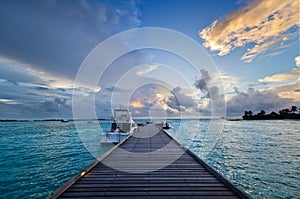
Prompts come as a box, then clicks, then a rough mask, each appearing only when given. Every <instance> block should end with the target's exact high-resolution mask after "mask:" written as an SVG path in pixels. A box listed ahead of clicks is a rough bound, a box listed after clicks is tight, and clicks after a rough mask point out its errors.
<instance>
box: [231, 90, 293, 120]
mask: <svg viewBox="0 0 300 199" xmlns="http://www.w3.org/2000/svg"><path fill="white" fill-rule="evenodd" d="M291 104H292V99H288V98H281V97H279V96H278V95H277V94H276V93H275V92H272V91H258V90H255V89H253V88H249V89H248V91H247V92H240V93H239V94H237V95H236V96H234V97H232V98H231V99H230V100H229V101H228V102H227V115H229V116H234V115H235V116H242V114H243V113H244V111H245V110H251V111H252V112H258V111H260V110H265V111H266V112H270V111H277V110H280V109H282V108H286V107H289V106H290V105H291Z"/></svg>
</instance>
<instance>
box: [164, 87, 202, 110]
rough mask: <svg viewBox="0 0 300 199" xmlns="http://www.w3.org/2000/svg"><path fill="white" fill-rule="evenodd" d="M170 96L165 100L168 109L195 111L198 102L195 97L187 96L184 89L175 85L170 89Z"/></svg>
mask: <svg viewBox="0 0 300 199" xmlns="http://www.w3.org/2000/svg"><path fill="white" fill-rule="evenodd" d="M171 94H172V95H171V96H170V97H169V98H168V100H167V105H168V107H169V108H170V109H174V110H177V111H179V112H181V111H182V112H184V111H186V110H187V109H192V110H194V111H197V109H198V104H197V103H196V101H195V99H193V98H192V97H191V96H188V95H187V93H186V92H185V90H184V89H182V88H180V87H176V88H174V89H172V91H171Z"/></svg>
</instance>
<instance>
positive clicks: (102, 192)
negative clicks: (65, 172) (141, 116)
mask: <svg viewBox="0 0 300 199" xmlns="http://www.w3.org/2000/svg"><path fill="white" fill-rule="evenodd" d="M163 148H166V149H165V150H162V149H163ZM122 150H123V151H124V150H128V151H130V152H131V153H134V154H141V155H145V156H146V157H145V158H143V159H142V160H141V159H139V158H134V157H130V155H126V154H124V153H121V152H122ZM154 151H155V152H156V151H158V152H157V153H156V154H154V155H153V153H152V152H154ZM147 154H151V155H150V156H147ZM131 155H132V154H131ZM175 156H176V157H177V156H179V157H178V159H176V160H172V161H171V163H170V164H168V165H164V164H165V163H167V162H168V159H170V157H175ZM109 164H113V167H110V166H107V165H109ZM115 166H116V167H118V168H117V169H116V167H115ZM160 166H161V168H159V169H157V167H160ZM145 171H146V172H145ZM92 197H93V198H178V197H180V198H208V199H209V198H211V199H213V198H214V199H216V198H224V199H229V198H230V199H231V198H246V199H247V198H251V197H250V196H249V195H248V194H247V193H246V192H245V191H243V190H242V189H241V188H238V187H237V186H236V185H234V184H233V183H232V182H231V181H230V180H228V179H227V178H226V177H225V176H223V175H222V174H220V173H219V172H218V171H216V170H215V169H214V168H212V167H211V166H210V165H208V164H207V163H205V162H204V161H203V160H202V159H200V158H199V157H198V156H197V155H195V154H194V153H193V152H191V151H190V150H189V149H187V148H185V147H183V146H182V145H181V144H180V143H179V142H178V141H177V140H176V139H174V138H173V137H172V136H171V135H170V134H168V133H167V132H166V131H164V130H163V129H161V127H157V125H155V124H149V125H146V126H144V127H141V128H140V129H139V130H137V131H136V132H134V133H133V134H131V135H129V136H128V137H127V138H126V139H124V140H123V141H122V142H120V143H118V144H117V145H115V146H114V147H113V148H112V149H111V150H109V151H108V152H107V153H105V154H104V155H102V156H101V157H99V158H98V159H96V160H95V161H94V162H93V163H91V164H90V165H89V166H88V167H86V168H85V169H84V170H82V171H81V172H80V173H78V174H77V175H76V176H74V177H73V178H71V179H70V180H69V181H68V182H67V183H65V184H64V185H63V186H61V187H60V188H58V189H57V190H56V191H55V192H53V193H52V194H51V195H49V196H48V197H47V198H48V199H52V198H92Z"/></svg>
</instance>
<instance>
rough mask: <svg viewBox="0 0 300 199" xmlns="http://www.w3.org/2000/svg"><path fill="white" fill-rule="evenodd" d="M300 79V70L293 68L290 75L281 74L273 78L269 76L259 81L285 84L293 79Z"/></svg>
mask: <svg viewBox="0 0 300 199" xmlns="http://www.w3.org/2000/svg"><path fill="white" fill-rule="evenodd" d="M298 78H300V68H293V69H292V71H291V72H290V73H280V74H275V75H272V76H267V77H265V78H263V79H259V80H258V81H259V82H285V81H288V80H291V79H298Z"/></svg>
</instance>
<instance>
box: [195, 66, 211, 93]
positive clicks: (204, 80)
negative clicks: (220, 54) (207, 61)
mask: <svg viewBox="0 0 300 199" xmlns="http://www.w3.org/2000/svg"><path fill="white" fill-rule="evenodd" d="M200 72H201V74H202V77H200V78H199V79H198V80H196V81H195V83H194V86H195V87H196V88H198V89H200V90H201V91H202V92H204V93H205V94H207V95H209V94H208V93H209V90H208V86H207V84H208V82H209V81H211V77H210V75H209V73H208V71H207V70H205V69H201V70H200Z"/></svg>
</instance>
